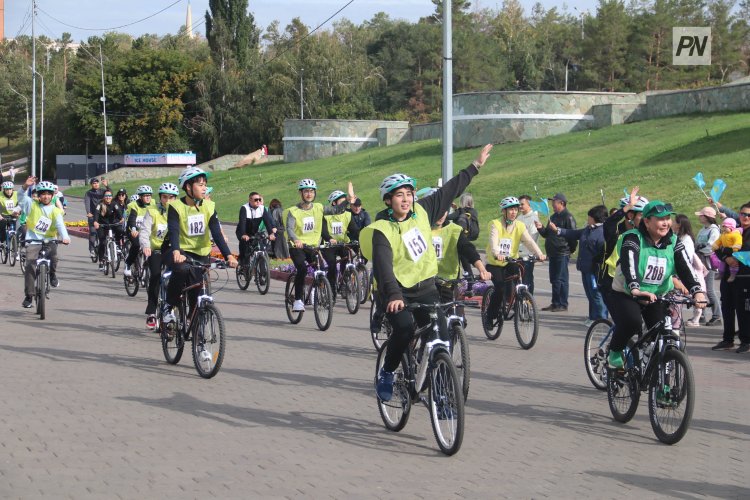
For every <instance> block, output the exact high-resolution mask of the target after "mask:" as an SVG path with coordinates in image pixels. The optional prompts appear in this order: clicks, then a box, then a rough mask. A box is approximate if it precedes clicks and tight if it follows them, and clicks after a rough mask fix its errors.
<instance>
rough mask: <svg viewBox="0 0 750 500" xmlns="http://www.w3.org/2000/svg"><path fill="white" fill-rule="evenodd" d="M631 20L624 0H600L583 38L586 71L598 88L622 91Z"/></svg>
mask: <svg viewBox="0 0 750 500" xmlns="http://www.w3.org/2000/svg"><path fill="white" fill-rule="evenodd" d="M628 21H629V19H628V16H627V13H626V12H625V5H624V3H623V2H622V0H599V7H598V8H597V12H596V18H594V19H592V20H591V22H590V23H589V29H588V36H587V37H586V38H585V40H584V47H585V52H586V54H587V55H588V57H587V58H586V67H587V70H586V71H587V73H588V74H589V76H590V78H591V79H592V80H593V83H594V85H595V86H596V88H598V89H600V90H601V89H606V90H609V91H610V92H615V91H618V90H623V88H624V87H625V85H624V83H623V80H624V77H625V70H626V64H625V62H626V57H627V49H628V36H629V26H630V24H629V22H628Z"/></svg>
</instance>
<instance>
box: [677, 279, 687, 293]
mask: <svg viewBox="0 0 750 500" xmlns="http://www.w3.org/2000/svg"><path fill="white" fill-rule="evenodd" d="M674 287H675V288H676V289H677V291H678V292H680V293H681V294H683V295H688V294H689V293H690V291H689V290H688V289H687V287H686V286H685V285H683V284H682V281H680V280H675V283H674Z"/></svg>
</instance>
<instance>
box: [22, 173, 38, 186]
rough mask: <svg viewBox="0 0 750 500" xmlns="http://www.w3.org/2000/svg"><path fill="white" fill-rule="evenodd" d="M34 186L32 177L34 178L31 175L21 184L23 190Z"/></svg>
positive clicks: (34, 182) (34, 181)
mask: <svg viewBox="0 0 750 500" xmlns="http://www.w3.org/2000/svg"><path fill="white" fill-rule="evenodd" d="M34 184H36V177H34V176H31V175H30V176H29V177H28V178H27V179H26V182H24V183H23V188H24V189H28V188H30V187H31V186H33V185H34Z"/></svg>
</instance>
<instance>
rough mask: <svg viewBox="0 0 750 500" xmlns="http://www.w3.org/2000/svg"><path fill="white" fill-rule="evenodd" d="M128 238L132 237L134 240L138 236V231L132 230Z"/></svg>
mask: <svg viewBox="0 0 750 500" xmlns="http://www.w3.org/2000/svg"><path fill="white" fill-rule="evenodd" d="M130 236H132V237H133V238H135V237H136V236H138V231H136V230H135V229H133V230H132V231H130Z"/></svg>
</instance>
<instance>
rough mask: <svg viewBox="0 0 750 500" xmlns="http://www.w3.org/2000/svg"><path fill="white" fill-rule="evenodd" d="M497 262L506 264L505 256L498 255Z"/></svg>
mask: <svg viewBox="0 0 750 500" xmlns="http://www.w3.org/2000/svg"><path fill="white" fill-rule="evenodd" d="M495 260H497V261H500V262H505V255H500V254H499V253H496V254H495Z"/></svg>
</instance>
